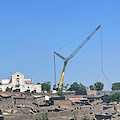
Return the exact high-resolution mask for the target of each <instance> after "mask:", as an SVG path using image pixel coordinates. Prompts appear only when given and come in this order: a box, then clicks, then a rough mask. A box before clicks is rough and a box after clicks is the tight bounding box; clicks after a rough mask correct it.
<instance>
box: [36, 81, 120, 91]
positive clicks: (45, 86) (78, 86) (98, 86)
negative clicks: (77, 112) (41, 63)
mask: <svg viewBox="0 0 120 120" xmlns="http://www.w3.org/2000/svg"><path fill="white" fill-rule="evenodd" d="M37 84H40V83H37ZM41 86H42V91H47V92H50V91H51V83H50V82H49V81H47V82H44V83H41ZM61 88H62V90H65V91H86V90H97V91H102V90H103V89H104V84H103V83H101V82H95V83H94V84H93V85H90V86H85V85H83V84H82V83H77V82H74V83H72V84H70V85H69V84H67V85H65V84H62V86H61ZM111 90H120V82H117V83H113V84H112V87H111Z"/></svg>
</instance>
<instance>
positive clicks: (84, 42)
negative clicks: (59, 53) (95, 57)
mask: <svg viewBox="0 0 120 120" xmlns="http://www.w3.org/2000/svg"><path fill="white" fill-rule="evenodd" d="M100 27H101V25H99V26H98V27H96V28H95V30H94V31H93V32H92V33H91V34H90V35H89V36H88V37H87V38H86V39H85V40H84V41H83V42H82V43H81V44H80V45H79V46H78V47H77V49H76V50H75V51H74V52H73V53H72V54H71V55H70V56H69V57H67V60H70V59H71V58H72V57H74V56H75V55H76V54H77V52H78V51H79V50H80V49H81V48H82V47H83V46H84V45H85V44H86V43H87V42H88V40H90V38H91V37H92V36H93V35H94V33H95V32H96V31H97V30H98V29H99V28H100Z"/></svg>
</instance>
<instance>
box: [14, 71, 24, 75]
mask: <svg viewBox="0 0 120 120" xmlns="http://www.w3.org/2000/svg"><path fill="white" fill-rule="evenodd" d="M12 75H23V74H22V73H21V72H15V73H14V74H12Z"/></svg>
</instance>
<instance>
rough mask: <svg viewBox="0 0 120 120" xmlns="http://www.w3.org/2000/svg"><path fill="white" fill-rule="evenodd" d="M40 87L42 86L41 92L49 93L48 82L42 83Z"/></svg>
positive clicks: (49, 86)
mask: <svg viewBox="0 0 120 120" xmlns="http://www.w3.org/2000/svg"><path fill="white" fill-rule="evenodd" d="M41 85H42V91H47V92H50V89H51V85H50V82H49V81H47V82H45V83H42V84H41Z"/></svg>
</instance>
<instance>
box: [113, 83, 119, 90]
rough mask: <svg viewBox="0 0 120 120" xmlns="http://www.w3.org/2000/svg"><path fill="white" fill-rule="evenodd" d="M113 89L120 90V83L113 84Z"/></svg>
mask: <svg viewBox="0 0 120 120" xmlns="http://www.w3.org/2000/svg"><path fill="white" fill-rule="evenodd" d="M111 89H112V90H120V82H117V83H113V84H112V88H111Z"/></svg>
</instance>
